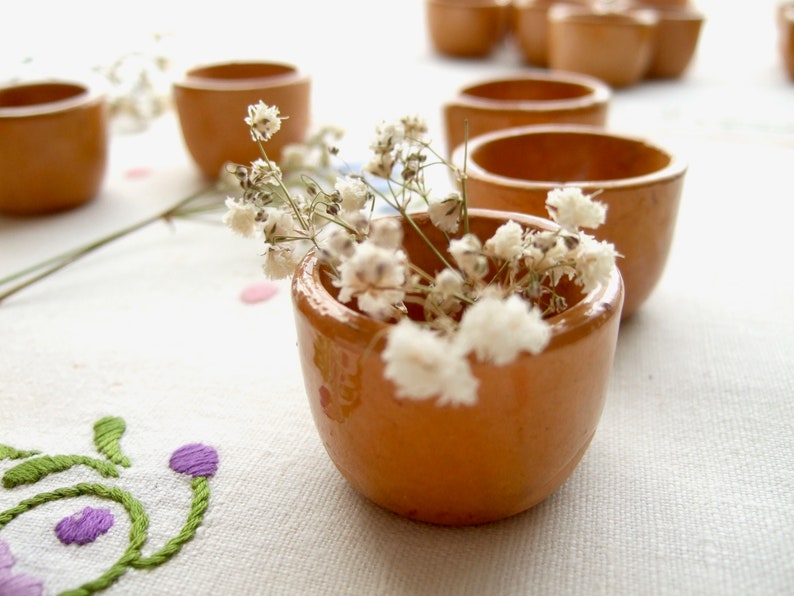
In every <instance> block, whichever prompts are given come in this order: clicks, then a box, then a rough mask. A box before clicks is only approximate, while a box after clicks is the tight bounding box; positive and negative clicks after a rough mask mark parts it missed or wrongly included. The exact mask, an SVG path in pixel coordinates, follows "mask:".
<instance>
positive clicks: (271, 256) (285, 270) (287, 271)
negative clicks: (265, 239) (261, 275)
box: [262, 244, 305, 279]
mask: <svg viewBox="0 0 794 596" xmlns="http://www.w3.org/2000/svg"><path fill="white" fill-rule="evenodd" d="M304 254H305V252H303V253H302V251H300V250H299V248H298V246H297V244H265V252H264V255H263V256H264V258H265V260H264V262H263V263H262V270H263V271H264V272H265V275H266V276H267V277H269V278H270V279H285V278H287V277H289V276H290V275H292V274H293V272H294V271H295V267H297V265H298V263H299V262H300V260H301V258H303V255H304Z"/></svg>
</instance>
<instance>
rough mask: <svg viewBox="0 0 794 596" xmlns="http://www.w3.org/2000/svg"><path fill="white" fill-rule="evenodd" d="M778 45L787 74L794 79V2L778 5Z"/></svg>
mask: <svg viewBox="0 0 794 596" xmlns="http://www.w3.org/2000/svg"><path fill="white" fill-rule="evenodd" d="M777 24H778V37H779V39H778V47H779V49H780V58H781V60H782V62H783V66H784V68H785V71H786V74H787V75H788V77H789V78H790V79H791V80H792V81H794V2H783V3H781V4H780V5H779V6H778V12H777Z"/></svg>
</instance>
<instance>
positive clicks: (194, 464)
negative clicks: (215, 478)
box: [168, 443, 218, 478]
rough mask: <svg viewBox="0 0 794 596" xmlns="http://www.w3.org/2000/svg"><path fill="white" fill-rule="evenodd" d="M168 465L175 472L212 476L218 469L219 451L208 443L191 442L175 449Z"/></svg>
mask: <svg viewBox="0 0 794 596" xmlns="http://www.w3.org/2000/svg"><path fill="white" fill-rule="evenodd" d="M168 465H169V466H170V468H171V469H172V470H173V471H174V472H179V473H180V474H187V475H188V476H192V477H193V478H196V477H199V476H212V475H213V474H215V471H216V470H217V469H218V452H217V451H215V449H214V448H213V447H209V446H208V445H202V444H201V443H190V444H188V445H183V446H182V447H180V448H179V449H177V450H176V451H174V453H173V454H172V455H171V459H170V461H169V462H168Z"/></svg>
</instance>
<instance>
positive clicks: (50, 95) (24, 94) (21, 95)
mask: <svg viewBox="0 0 794 596" xmlns="http://www.w3.org/2000/svg"><path fill="white" fill-rule="evenodd" d="M91 97H92V93H91V91H90V89H89V88H88V87H87V86H86V85H83V84H81V83H76V82H71V81H34V82H29V83H21V84H17V85H10V86H7V87H2V88H0V118H18V117H26V116H37V115H42V114H51V113H55V112H62V111H66V110H68V109H70V108H73V107H75V106H78V105H81V104H83V103H86V101H87V100H89V99H91Z"/></svg>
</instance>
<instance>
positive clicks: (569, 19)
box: [548, 3, 659, 28]
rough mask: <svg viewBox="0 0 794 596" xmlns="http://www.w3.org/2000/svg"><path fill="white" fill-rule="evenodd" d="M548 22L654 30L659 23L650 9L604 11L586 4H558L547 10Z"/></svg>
mask: <svg viewBox="0 0 794 596" xmlns="http://www.w3.org/2000/svg"><path fill="white" fill-rule="evenodd" d="M548 20H549V23H571V24H577V25H598V26H601V25H607V26H610V27H642V28H655V27H656V25H657V24H658V23H659V14H658V13H657V12H656V11H655V10H654V9H653V8H650V7H647V8H646V7H626V8H617V9H610V8H606V9H604V8H599V7H597V6H589V5H586V4H581V5H577V4H565V3H560V4H553V5H552V6H551V7H550V8H549V12H548Z"/></svg>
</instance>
